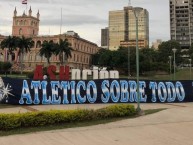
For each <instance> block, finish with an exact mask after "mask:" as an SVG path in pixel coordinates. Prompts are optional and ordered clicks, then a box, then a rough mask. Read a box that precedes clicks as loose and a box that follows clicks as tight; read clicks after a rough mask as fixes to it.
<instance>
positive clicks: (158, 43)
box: [152, 39, 162, 50]
mask: <svg viewBox="0 0 193 145" xmlns="http://www.w3.org/2000/svg"><path fill="white" fill-rule="evenodd" d="M161 43H162V40H161V39H157V40H156V41H155V42H152V48H153V49H155V50H158V47H159V45H160V44H161Z"/></svg>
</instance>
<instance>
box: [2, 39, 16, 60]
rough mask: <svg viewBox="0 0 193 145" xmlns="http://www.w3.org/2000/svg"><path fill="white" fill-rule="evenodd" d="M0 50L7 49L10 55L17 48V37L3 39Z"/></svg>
mask: <svg viewBox="0 0 193 145" xmlns="http://www.w3.org/2000/svg"><path fill="white" fill-rule="evenodd" d="M1 48H2V49H3V50H4V49H5V48H7V49H8V52H9V54H11V56H12V53H13V51H15V50H16V48H17V37H15V36H8V37H7V38H5V39H4V40H3V41H2V42H1ZM11 61H12V58H11Z"/></svg>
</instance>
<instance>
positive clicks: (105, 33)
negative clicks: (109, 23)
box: [101, 27, 109, 49]
mask: <svg viewBox="0 0 193 145" xmlns="http://www.w3.org/2000/svg"><path fill="white" fill-rule="evenodd" d="M101 47H102V48H105V49H108V47H109V28H108V27H107V28H105V29H101Z"/></svg>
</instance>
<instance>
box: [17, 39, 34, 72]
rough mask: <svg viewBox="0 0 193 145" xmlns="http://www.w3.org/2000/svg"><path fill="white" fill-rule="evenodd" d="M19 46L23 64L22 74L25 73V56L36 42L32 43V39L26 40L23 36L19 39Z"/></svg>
mask: <svg viewBox="0 0 193 145" xmlns="http://www.w3.org/2000/svg"><path fill="white" fill-rule="evenodd" d="M17 39H18V40H17V46H18V48H19V51H18V55H19V56H20V62H21V74H22V73H23V54H24V53H28V52H29V51H30V50H31V48H32V47H33V46H34V42H33V41H32V38H25V37H24V36H22V37H21V38H20V37H18V38H17Z"/></svg>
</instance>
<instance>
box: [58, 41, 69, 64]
mask: <svg viewBox="0 0 193 145" xmlns="http://www.w3.org/2000/svg"><path fill="white" fill-rule="evenodd" d="M71 51H73V49H72V47H71V44H70V43H69V42H68V39H65V40H62V39H60V41H59V43H57V44H56V48H55V52H54V53H55V54H56V55H59V60H60V63H61V65H63V64H64V63H65V62H64V61H65V60H67V59H68V58H69V57H72V55H71ZM64 56H65V57H64Z"/></svg>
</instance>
